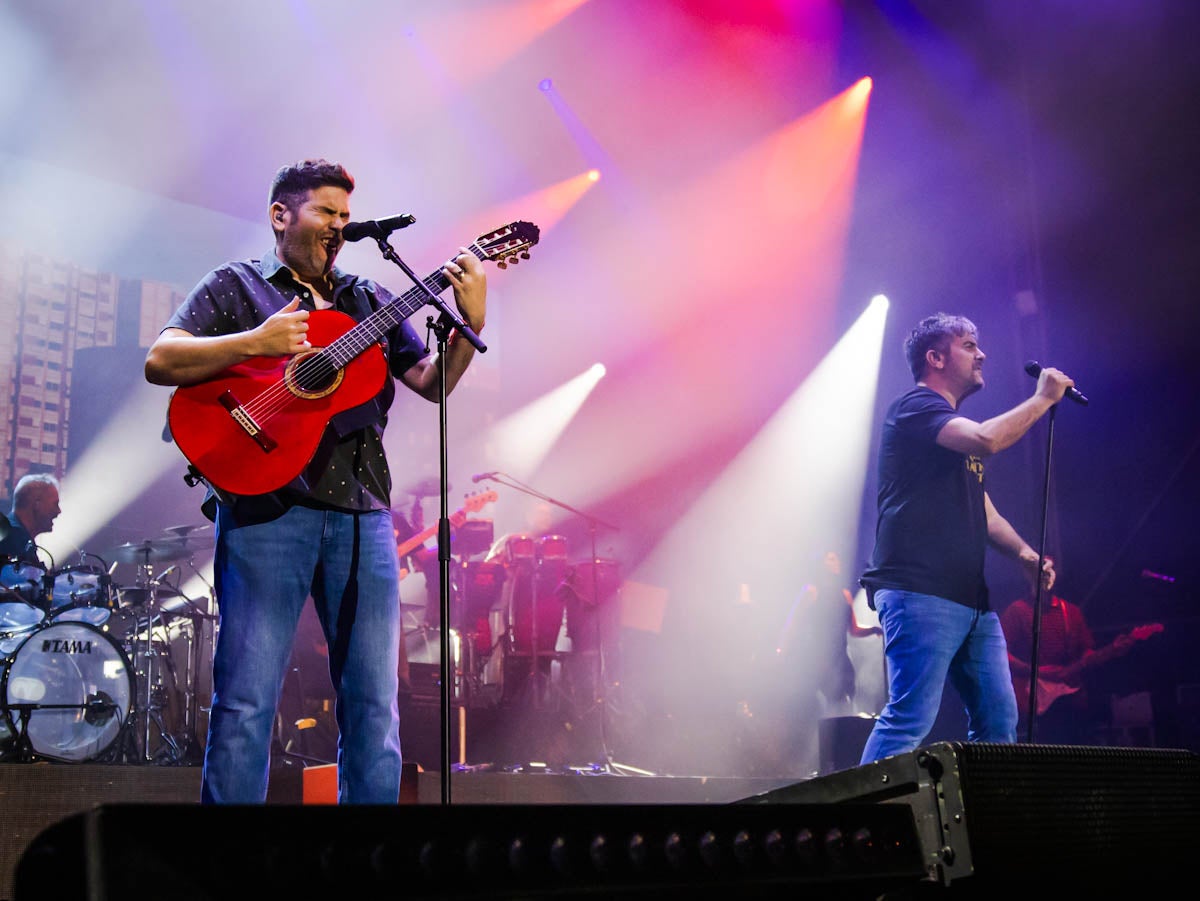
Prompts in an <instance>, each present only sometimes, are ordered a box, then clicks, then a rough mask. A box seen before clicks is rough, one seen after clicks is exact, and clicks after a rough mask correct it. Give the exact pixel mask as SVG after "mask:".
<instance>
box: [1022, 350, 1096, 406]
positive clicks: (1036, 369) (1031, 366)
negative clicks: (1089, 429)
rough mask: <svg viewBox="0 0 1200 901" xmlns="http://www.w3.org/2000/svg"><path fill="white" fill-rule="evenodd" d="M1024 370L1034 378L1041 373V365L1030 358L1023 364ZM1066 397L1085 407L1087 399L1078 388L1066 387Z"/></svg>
mask: <svg viewBox="0 0 1200 901" xmlns="http://www.w3.org/2000/svg"><path fill="white" fill-rule="evenodd" d="M1025 371H1026V372H1027V373H1029V374H1030V375H1031V376H1033V377H1034V378H1035V379H1036V378H1037V377H1038V376H1039V375H1041V374H1042V366H1041V364H1040V363H1038V362H1037V361H1036V360H1030V361H1029V362H1028V363H1026V364H1025ZM1067 397H1069V398H1071V400H1073V401H1075V403H1077V404H1082V405H1083V406H1085V407H1086V406H1087V405H1088V399H1087V398H1086V397H1085V396H1084V395H1083V392H1081V391H1080V390H1079V389H1078V388H1068V389H1067Z"/></svg>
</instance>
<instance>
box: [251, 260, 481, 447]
mask: <svg viewBox="0 0 1200 901" xmlns="http://www.w3.org/2000/svg"><path fill="white" fill-rule="evenodd" d="M468 249H469V250H470V251H471V252H472V253H473V254H474V255H475V256H476V257H477V258H479V259H481V260H485V259H487V258H488V257H487V255H486V253H485V252H484V251H483V249H482V248H480V247H479V246H478V244H472V245H471V246H470V247H469V248H468ZM422 284H424V285H425V287H426V288H428V289H429V290H430V291H432V292H433V293H435V294H441V293H442V292H443V291H445V290H446V288H448V287H450V282H449V280H447V279H446V277H445V274H444V273H443V272H442V270H441V269H438V270H437V271H436V272H434V273H433V274H432V275H430V276H429V277H427V278H426V279H424V280H423V282H422ZM409 295H413V296H412V297H411V298H410V296H409ZM418 298H420V299H421V302H420V303H418V304H416V305H415V306H413V308H412V309H411V310H409V309H407V306H408V303H409V302H411V301H415V300H417V299H418ZM424 298H425V294H424V292H423V291H420V290H419V289H417V288H416V287H415V286H414V287H413V288H411V289H410V290H408V291H406V292H405V293H404V294H403V295H401V297H400V298H399V299H398V300H397V301H395V302H393V303H389V304H387V305H385V306H382V307H380V308H379V309H378V310H376V311H375V312H374V313H372V314H371V315H369V316H368V317H367V318H366V319H363V320H362V321H361V322H359V323H357V324H356V325H355V326H354V327H352V328H351V329H350V330H348V331H347V332H345V333H343V334H342V335H339V336H338V337H337V338H336V339H335V340H334V341H333V342H332V343H331V344H329V345H328V346H327V347H325V348H322V349H321V350H319V351H316V352H315V353H312V354H310V355H309V356H307V357H305V358H304V359H303V360H301V361H300V363H299V364H297V365H296V366H295V367H294V369H293V370H292V372H291V376H292V379H293V381H294V382H296V383H297V384H300V385H301V386H303V384H304V378H305V377H306V376H308V375H320V374H322V373H321V371H322V370H325V369H328V368H329V367H330V366H332V367H333V370H334V371H336V370H339V369H341V368H342V367H343V366H345V365H346V363H348V362H349V361H350V360H353V359H354V358H355V357H357V356H358V355H359V354H360V353H362V352H363V351H364V350H366V348H367V347H368V346H369V344H373V343H375V341H377V340H378V336H379V335H382V334H383V333H384V332H386V331H388V330H389V329H392V328H395V327H396V326H397V325H398V324H400V323H401V322H403V321H404V320H405V319H407V318H408V317H409V316H411V315H412V314H413V313H415V312H416V311H417V310H419V309H420V308H421V307H422V306H424V305H425V303H426V301H425V300H424ZM398 308H404V313H403V315H402V316H400V317H399V318H395V317H394V316H393V314H394V313H395V312H397V310H398ZM385 322H386V324H384V323H385ZM371 331H375V332H376V336H377V337H375V338H372V339H370V340H369V341H363V340H362V339H363V336H364V335H365V334H366V333H368V332H371ZM356 332H358V333H359V334H357V335H356V334H355V333H356ZM285 371H286V370H285ZM296 397H297V395H296V394H295V393H294V392H293V391H292V390H291V389H290V388H289V387H288V385H287V380H286V379H284V378H280V379H279V380H278V381H276V382H275V383H274V384H273V385H272V386H271V387H269V388H267V389H265V390H263V391H262V392H260V393H259V394H258V395H257V396H255V397H254V398H253V399H251V400H250V401H248V402H246V403H244V404H243V405H242V409H243V410H244V411H245V412H246V413H247V414H248V415H249V416H251V418H253V419H254V420H255V422H257V423H258V424H259V425H260V426H261V425H263V424H264V423H265V422H267V421H269V420H270V419H271V418H272V417H273V416H275V415H277V414H278V413H279V412H280V411H281V410H283V409H284V408H285V407H286V406H287V405H288V404H290V403H291V402H292V400H293V399H295V398H296Z"/></svg>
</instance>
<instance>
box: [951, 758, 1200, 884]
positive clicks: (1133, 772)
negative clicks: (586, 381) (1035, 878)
mask: <svg viewBox="0 0 1200 901" xmlns="http://www.w3.org/2000/svg"><path fill="white" fill-rule="evenodd" d="M952 747H953V752H954V754H955V756H956V757H957V759H958V765H959V779H958V781H959V785H960V787H961V792H962V804H963V807H964V809H965V816H966V822H967V833H968V835H969V837H970V846H971V854H972V858H973V860H974V862H975V867H976V869H977V871H978V872H979V873H1001V872H1004V871H1005V870H1009V869H1011V868H1012V865H1013V863H1014V861H1021V868H1022V869H1026V870H1032V871H1035V872H1039V873H1057V872H1062V871H1064V870H1071V871H1073V872H1087V873H1088V874H1089V876H1090V877H1092V878H1095V879H1100V878H1107V877H1109V876H1112V875H1115V874H1127V873H1129V872H1130V868H1131V867H1136V866H1137V865H1138V864H1139V862H1148V861H1153V860H1159V859H1161V858H1162V856H1163V855H1171V854H1179V853H1192V848H1193V847H1194V842H1195V839H1196V835H1197V829H1198V825H1197V824H1198V822H1200V756H1197V755H1196V754H1194V753H1191V752H1189V751H1176V750H1163V749H1149V748H1106V747H1076V746H1066V745H1001V744H987V743H969V742H968V743H955V744H953V745H952ZM1034 849H1037V852H1036V853H1031V851H1033V850H1034Z"/></svg>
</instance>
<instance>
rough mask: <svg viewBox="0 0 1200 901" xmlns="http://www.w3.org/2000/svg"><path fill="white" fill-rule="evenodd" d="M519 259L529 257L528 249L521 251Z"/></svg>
mask: <svg viewBox="0 0 1200 901" xmlns="http://www.w3.org/2000/svg"><path fill="white" fill-rule="evenodd" d="M521 259H523V260H527V259H529V251H528V250H522V251H521Z"/></svg>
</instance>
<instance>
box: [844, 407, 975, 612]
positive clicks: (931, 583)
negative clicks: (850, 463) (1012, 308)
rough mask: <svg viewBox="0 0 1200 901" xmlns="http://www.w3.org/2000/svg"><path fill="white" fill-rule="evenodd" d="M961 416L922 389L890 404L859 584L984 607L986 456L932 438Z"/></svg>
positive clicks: (884, 424)
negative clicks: (871, 541) (870, 549)
mask: <svg viewBox="0 0 1200 901" xmlns="http://www.w3.org/2000/svg"><path fill="white" fill-rule="evenodd" d="M956 416H958V413H957V412H956V411H955V409H954V408H953V407H952V406H950V403H949V402H948V401H947V400H946V399H945V398H944V397H942V396H941V395H940V394H938V393H937V392H936V391H933V390H932V389H930V388H924V387H921V386H917V387H914V388H913V389H912V390H910V391H908V392H907V393H905V394H903V395H901V396H900V397H899V398H897V399H896V400H895V401H894V402H893V403H892V405H891V406H890V407H889V408H888V411H887V416H886V417H885V418H884V423H883V436H882V438H881V440H880V445H879V521H878V523H877V524H876V528H875V551H874V553H873V554H872V557H871V564H870V566H869V567H868V568H867V571H866V572H864V573H863V576H862V583H863V585H864V586H865V587H866V588H867V589H868V592H869V593H870V595H871V597H872V599H873V597H874V591H875V589H878V588H898V589H902V590H906V591H917V592H920V593H922V594H933V595H937V596H938V597H943V598H947V599H948V600H951V601H954V602H955V603H958V604H963V605H965V606H967V607H974V608H978V609H980V610H986V609H987V607H988V594H987V585H986V584H985V582H984V577H983V564H984V555H985V553H986V551H987V512H986V510H985V508H984V484H983V460H982V458H980V457H976V456H974V455H970V456H968V455H966V454H960V453H957V452H955V451H952V450H949V449H947V448H944V447H942V446H941V445H939V444H938V443H937V435H938V432H940V431H941V429H942V427H943V426H944V425H945V424H946V423H947V422H949V421H950V420H951V419H953V418H955V417H956Z"/></svg>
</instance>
